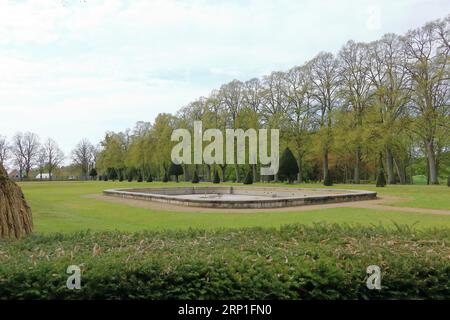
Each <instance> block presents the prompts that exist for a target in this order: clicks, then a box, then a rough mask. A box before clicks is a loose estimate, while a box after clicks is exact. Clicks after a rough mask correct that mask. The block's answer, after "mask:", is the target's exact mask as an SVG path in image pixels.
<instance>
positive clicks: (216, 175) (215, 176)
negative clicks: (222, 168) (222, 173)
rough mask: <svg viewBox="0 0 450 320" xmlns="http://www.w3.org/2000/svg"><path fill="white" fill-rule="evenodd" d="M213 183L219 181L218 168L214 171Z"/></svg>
mask: <svg viewBox="0 0 450 320" xmlns="http://www.w3.org/2000/svg"><path fill="white" fill-rule="evenodd" d="M213 183H215V184H217V183H220V177H219V171H218V170H215V171H214V178H213Z"/></svg>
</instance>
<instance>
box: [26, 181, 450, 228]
mask: <svg viewBox="0 0 450 320" xmlns="http://www.w3.org/2000/svg"><path fill="white" fill-rule="evenodd" d="M161 185H164V186H168V185H169V186H182V185H183V183H180V184H175V183H169V184H162V183H151V184H150V183H135V182H133V183H130V182H111V181H110V182H102V181H95V182H42V183H41V182H29V183H22V184H21V187H22V189H23V191H24V194H25V197H26V199H27V201H28V202H29V204H30V206H31V208H32V211H33V217H34V225H35V231H36V232H37V233H52V232H62V233H67V232H73V231H81V230H87V229H90V230H94V231H104V230H120V231H142V230H149V229H153V230H166V229H188V228H199V229H217V228H230V227H232V228H238V227H254V226H259V227H279V226H282V225H286V224H291V223H302V224H313V223H317V222H327V223H340V224H361V225H368V226H370V225H380V224H382V225H383V226H385V227H392V226H394V225H395V224H407V225H414V226H415V227H417V228H429V227H437V228H450V216H440V215H431V214H418V213H405V212H395V211H392V212H387V211H378V210H373V209H358V208H332V209H321V210H314V211H303V212H272V213H271V212H264V213H196V212H168V211H154V210H148V209H143V208H137V207H132V206H127V205H119V204H115V203H108V202H104V201H100V200H96V199H90V198H86V197H85V196H86V195H89V194H96V193H97V194H98V193H101V192H102V191H103V190H104V189H108V188H119V187H133V186H141V187H142V186H149V187H150V186H154V187H156V186H161ZM187 185H192V184H191V183H187ZM279 185H282V184H279ZM293 186H302V187H316V188H317V187H322V186H321V185H318V184H317V185H315V184H302V185H293ZM334 188H347V189H367V190H374V191H377V192H379V194H380V195H391V196H398V197H402V198H405V201H401V202H395V203H392V205H395V206H408V207H420V208H432V209H450V188H448V187H447V186H418V185H413V186H400V185H396V186H388V187H386V188H375V187H374V186H369V185H361V186H355V185H337V186H334Z"/></svg>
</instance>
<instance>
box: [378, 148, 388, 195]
mask: <svg viewBox="0 0 450 320" xmlns="http://www.w3.org/2000/svg"><path fill="white" fill-rule="evenodd" d="M385 185H386V178H385V176H384V169H383V158H382V155H381V154H380V167H379V169H378V173H377V187H384V186H385Z"/></svg>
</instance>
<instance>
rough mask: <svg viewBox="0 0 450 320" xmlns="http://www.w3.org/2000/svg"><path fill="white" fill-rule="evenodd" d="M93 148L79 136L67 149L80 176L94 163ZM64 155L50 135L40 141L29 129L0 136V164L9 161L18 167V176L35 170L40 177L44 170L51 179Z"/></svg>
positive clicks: (23, 175)
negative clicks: (73, 146)
mask: <svg viewBox="0 0 450 320" xmlns="http://www.w3.org/2000/svg"><path fill="white" fill-rule="evenodd" d="M96 154H97V149H96V148H95V147H94V146H93V145H92V144H91V143H90V142H89V141H88V140H86V139H83V140H81V141H80V142H79V143H78V144H77V145H76V147H75V148H74V149H73V151H72V152H71V158H72V162H73V164H74V165H75V166H76V167H77V168H79V171H80V173H81V177H84V178H87V177H88V173H89V170H90V169H91V168H94V167H95V158H96ZM65 159H66V157H65V155H64V153H63V151H62V150H61V149H60V147H59V145H58V143H57V142H56V141H55V140H53V139H52V138H48V139H46V140H45V141H43V142H41V139H40V138H39V136H38V135H37V134H35V133H32V132H25V133H22V132H19V133H17V134H15V135H14V136H13V137H12V138H11V140H10V141H8V139H7V138H6V137H4V136H0V164H1V165H2V166H6V164H7V163H11V164H12V165H13V167H15V168H17V169H18V172H19V173H18V176H19V178H20V179H28V178H30V172H31V171H37V172H38V173H39V175H40V176H41V177H42V175H43V174H44V173H46V174H48V178H49V179H50V180H51V179H53V177H54V173H55V172H56V170H57V169H59V168H60V167H61V166H62V165H63V164H64V161H65Z"/></svg>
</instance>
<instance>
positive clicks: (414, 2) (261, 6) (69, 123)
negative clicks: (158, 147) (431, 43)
mask: <svg viewBox="0 0 450 320" xmlns="http://www.w3.org/2000/svg"><path fill="white" fill-rule="evenodd" d="M448 13H450V1H448V0H430V1H423V0H422V1H418V0H397V1H393V0H383V1H375V0H373V1H362V0H352V1H345V0H341V1H331V0H330V1H326V0H323V1H318V0H311V1H309V0H307V1H305V0H292V1H262V0H255V1H251V0H249V1H219V0H211V1H174V0H161V1H152V0H128V1H126V0H105V1H94V0H85V1H83V0H30V1H8V0H0V135H6V136H8V137H11V136H12V135H13V134H14V133H16V132H17V131H32V132H35V133H37V134H39V135H40V136H41V138H42V139H45V138H47V137H53V138H54V139H55V140H56V141H57V142H58V143H59V144H60V146H61V147H62V149H63V150H64V152H65V153H66V154H69V152H70V150H71V149H72V148H73V146H74V145H75V144H76V143H77V142H78V141H79V140H80V139H82V138H84V137H86V138H89V139H90V140H91V141H92V142H93V143H97V142H98V141H99V140H100V139H101V138H102V137H103V135H104V133H105V132H106V131H121V130H124V129H126V128H128V127H133V125H134V123H135V122H136V121H139V120H144V121H153V120H154V118H155V116H156V115H157V114H158V113H160V112H176V111H177V110H178V109H179V108H180V107H182V106H183V105H185V104H187V103H188V102H189V101H192V100H193V99H195V98H197V97H199V96H202V95H203V96H206V95H208V93H209V92H210V91H211V90H212V89H214V88H218V87H219V86H220V85H221V84H223V83H226V82H228V81H231V80H233V79H235V78H236V79H239V80H247V79H250V78H252V77H259V76H261V75H263V74H267V73H269V72H271V71H274V70H286V69H288V68H290V67H292V66H294V65H301V64H302V63H303V62H305V61H306V60H308V59H310V58H312V57H313V56H314V55H315V54H317V53H318V52H320V51H331V52H333V53H336V52H337V51H338V50H339V48H340V47H341V46H342V45H343V44H344V43H345V42H346V41H347V40H349V39H354V40H357V41H372V40H375V39H378V38H380V37H381V35H383V34H384V33H387V32H395V33H399V34H401V33H404V32H406V31H407V30H408V29H411V28H415V27H418V26H421V25H422V24H424V23H425V22H427V21H430V20H434V19H437V18H442V17H444V16H445V15H447V14H448Z"/></svg>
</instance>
